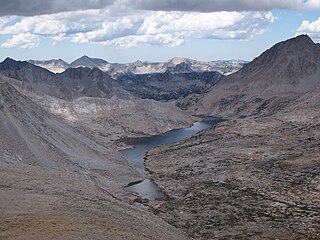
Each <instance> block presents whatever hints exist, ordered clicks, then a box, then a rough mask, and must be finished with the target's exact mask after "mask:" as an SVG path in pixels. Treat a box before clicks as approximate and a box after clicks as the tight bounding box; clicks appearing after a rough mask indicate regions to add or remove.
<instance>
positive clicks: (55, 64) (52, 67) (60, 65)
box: [28, 59, 69, 73]
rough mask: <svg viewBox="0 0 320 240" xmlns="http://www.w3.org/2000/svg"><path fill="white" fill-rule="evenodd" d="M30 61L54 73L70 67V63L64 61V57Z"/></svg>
mask: <svg viewBox="0 0 320 240" xmlns="http://www.w3.org/2000/svg"><path fill="white" fill-rule="evenodd" d="M28 62H29V63H31V64H33V65H36V66H39V67H42V68H46V69H47V70H49V71H50V72H53V73H61V72H64V71H65V70H66V69H67V68H68V67H69V64H68V63H66V62H65V61H63V60H62V59H51V60H47V61H36V60H29V61H28Z"/></svg>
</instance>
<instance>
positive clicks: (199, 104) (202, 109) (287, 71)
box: [178, 35, 320, 117]
mask: <svg viewBox="0 0 320 240" xmlns="http://www.w3.org/2000/svg"><path fill="white" fill-rule="evenodd" d="M318 84H320V45H319V44H315V43H314V42H313V41H312V40H311V39H310V38H309V37H308V36H307V35H302V36H298V37H296V38H293V39H289V40H287V41H284V42H281V43H278V44H276V45H275V46H273V47H272V48H270V49H269V50H267V51H266V52H264V53H263V54H261V56H259V57H257V58H256V59H254V60H253V61H252V62H251V63H249V64H246V65H245V66H244V67H243V68H242V69H241V70H240V71H238V72H236V73H234V74H231V75H230V76H226V77H223V78H221V80H220V81H219V82H218V83H217V84H216V85H214V86H213V87H212V88H211V90H210V91H209V92H208V94H204V95H199V96H194V95H193V96H190V97H188V98H186V99H184V100H183V101H182V102H179V103H178V105H179V106H180V107H182V108H184V109H189V110H190V111H192V112H198V113H199V114H200V113H201V114H213V115H223V116H229V117H230V116H250V115H257V114H260V115H265V114H270V113H272V112H276V111H278V110H279V109H281V108H284V107H286V106H287V105H288V104H289V103H290V101H292V100H293V99H296V98H297V97H299V96H301V95H302V94H304V93H306V92H308V91H310V90H311V89H313V88H314V87H315V86H317V85H318Z"/></svg>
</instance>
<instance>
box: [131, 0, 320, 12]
mask: <svg viewBox="0 0 320 240" xmlns="http://www.w3.org/2000/svg"><path fill="white" fill-rule="evenodd" d="M129 2H130V4H131V5H133V6H135V7H136V8H138V9H144V10H154V11H159V10H160V11H193V12H194V11H197V12H219V11H270V10H273V9H319V8H320V2H319V0H281V1H279V0H259V1H257V0H161V1H159V0H131V1H129Z"/></svg>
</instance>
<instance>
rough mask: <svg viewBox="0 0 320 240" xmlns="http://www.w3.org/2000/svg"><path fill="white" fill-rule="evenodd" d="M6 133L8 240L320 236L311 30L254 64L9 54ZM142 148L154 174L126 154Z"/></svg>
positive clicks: (319, 75) (0, 117) (1, 204)
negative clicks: (68, 59)
mask: <svg viewBox="0 0 320 240" xmlns="http://www.w3.org/2000/svg"><path fill="white" fill-rule="evenodd" d="M203 119H204V120H203ZM208 119H209V120H208ZM212 119H214V121H211V120H212ZM201 120H203V121H201ZM208 122H210V124H209V123H208ZM194 123H195V124H194ZM199 124H202V125H205V124H208V125H206V126H205V127H203V128H199V130H201V131H196V133H193V132H192V133H190V129H197V127H198V126H199ZM202 125H201V126H202ZM191 126H192V127H191ZM176 129H180V134H181V130H185V132H187V133H186V135H185V136H186V137H184V138H179V139H178V138H177V139H175V140H174V141H169V142H165V140H163V139H166V138H165V137H168V136H169V135H170V136H171V137H172V138H174V134H176V133H177V132H178V131H179V130H176ZM172 130H175V131H172ZM188 131H189V132H188ZM183 133H184V132H183ZM0 136H1V137H0V176H1V177H0V239H39V240H40V239H112V240H113V239H139V240H141V239H157V240H159V239H164V240H165V239H199V240H200V239H201V240H202V239H252V240H253V239H265V240H267V239H281V240H284V239H292V240H298V239H310V240H317V239H320V44H316V43H314V42H313V41H312V40H311V38H309V36H307V35H300V36H297V37H295V38H292V39H289V40H286V41H283V42H280V43H277V44H275V45H274V46H272V47H271V48H270V49H268V50H266V51H265V52H263V53H262V54H261V55H260V56H258V57H256V58H255V59H254V60H253V61H252V62H246V61H241V60H229V61H212V62H204V61H196V60H192V59H187V58H173V59H171V60H170V61H168V62H161V63H150V62H141V61H136V62H133V63H128V64H120V63H109V62H107V61H105V60H103V59H97V58H90V57H88V56H83V57H81V58H79V59H77V60H75V61H74V62H72V63H67V62H65V61H63V60H61V59H58V60H47V61H37V60H29V61H16V60H14V59H11V58H7V59H5V60H4V61H3V62H2V63H0ZM146 137H147V138H146ZM154 139H155V140H156V141H160V143H159V144H155V145H152V147H150V144H151V142H152V141H155V140H154ZM159 139H160V140H159ZM162 143H165V144H162ZM166 143H167V144H166ZM139 144H140V145H139ZM148 144H149V145H148ZM141 145H143V147H145V149H146V152H143V154H142V155H143V156H142V158H143V159H142V161H143V167H144V171H138V170H137V168H136V167H135V166H136V165H135V163H132V162H130V161H129V160H128V158H127V157H126V156H125V155H124V154H122V151H121V150H123V149H127V148H130V147H135V148H133V149H137V151H138V150H139V146H141ZM144 180H147V181H144ZM146 182H147V183H150V182H151V183H152V185H151V186H152V188H153V189H152V190H156V191H158V192H161V197H155V198H148V197H144V196H143V195H141V194H140V193H139V191H129V190H128V189H129V188H131V187H132V186H137V185H139V184H140V183H146ZM149 187H150V185H149ZM143 190H144V191H150V189H149V188H146V189H143Z"/></svg>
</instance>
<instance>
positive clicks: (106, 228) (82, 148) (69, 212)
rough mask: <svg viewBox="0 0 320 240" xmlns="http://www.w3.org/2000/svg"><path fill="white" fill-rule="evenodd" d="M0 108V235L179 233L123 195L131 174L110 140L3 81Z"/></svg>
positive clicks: (133, 175) (105, 236)
mask: <svg viewBox="0 0 320 240" xmlns="http://www.w3.org/2000/svg"><path fill="white" fill-rule="evenodd" d="M5 80H7V79H5ZM31 95H32V94H31ZM31 95H30V96H31ZM0 112H1V114H0V135H1V138H0V174H1V180H0V192H1V194H0V203H1V204H0V212H1V214H0V238H1V239H26V238H28V239H57V238H61V239H87V238H88V239H128V238H130V239H186V237H185V236H184V235H183V234H182V233H180V232H179V231H178V230H176V229H174V228H173V227H171V226H169V225H168V224H166V223H165V222H163V221H162V220H160V219H159V218H157V217H155V216H154V215H151V214H149V213H147V212H144V211H141V210H137V209H134V208H132V207H131V206H129V205H127V204H126V203H125V202H123V200H122V199H125V198H126V197H127V195H128V194H127V193H126V192H125V191H124V190H123V186H125V185H126V184H127V183H128V182H130V181H132V180H136V179H137V178H139V175H138V174H137V173H136V172H135V171H134V170H133V169H132V168H131V167H130V166H129V164H128V163H127V161H126V160H125V159H124V158H122V157H121V156H120V155H119V154H118V152H117V151H116V150H115V149H114V147H113V146H111V145H110V144H106V143H104V144H100V143H98V142H99V141H98V140H97V141H96V139H95V137H94V136H93V135H92V134H91V133H90V131H85V130H84V129H76V128H74V127H71V125H70V124H67V123H66V122H65V121H63V120H62V119H61V118H58V117H56V116H54V115H53V114H51V113H49V112H48V111H47V110H45V109H44V108H43V107H41V106H39V105H38V104H37V103H36V102H35V100H32V99H31V98H30V97H29V96H27V95H25V94H24V93H21V92H19V91H18V90H17V88H15V87H13V86H12V85H11V84H9V83H8V82H5V83H0ZM87 124H89V123H87ZM83 128H84V126H83Z"/></svg>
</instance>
